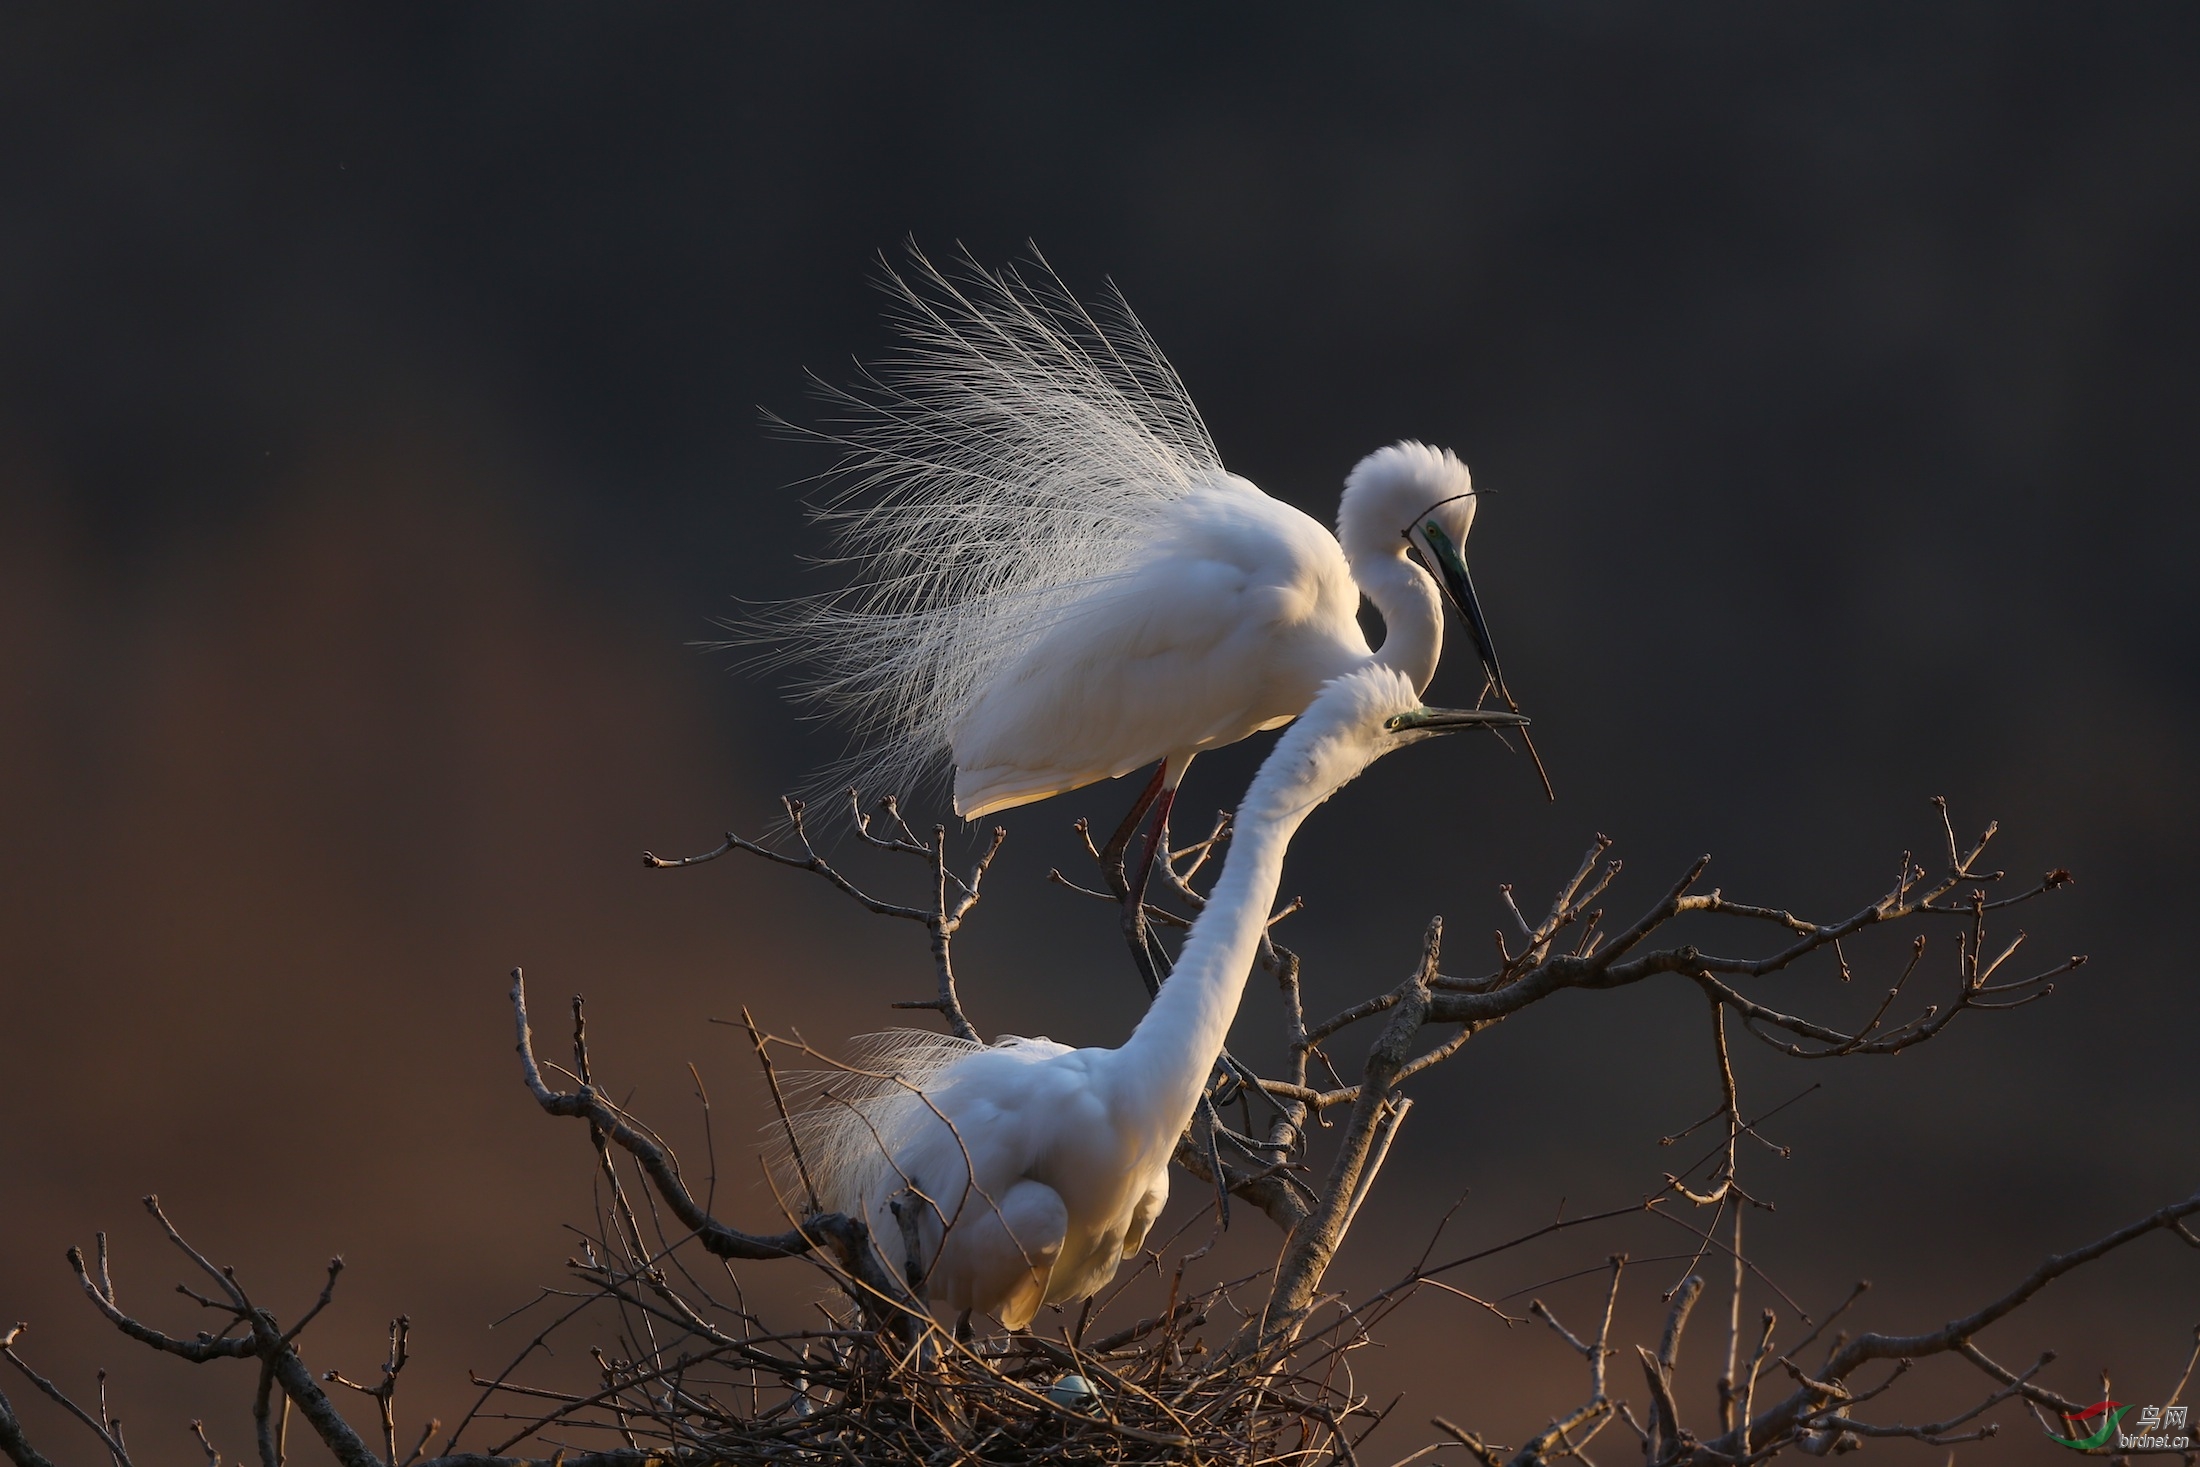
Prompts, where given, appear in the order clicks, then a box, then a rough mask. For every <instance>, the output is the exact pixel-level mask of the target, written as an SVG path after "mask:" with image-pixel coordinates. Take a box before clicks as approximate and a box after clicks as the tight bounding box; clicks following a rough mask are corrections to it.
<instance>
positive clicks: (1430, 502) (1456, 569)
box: [1337, 438, 1505, 687]
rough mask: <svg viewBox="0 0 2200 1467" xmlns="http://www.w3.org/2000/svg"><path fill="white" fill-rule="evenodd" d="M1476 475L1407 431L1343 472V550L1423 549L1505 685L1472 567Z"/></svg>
mask: <svg viewBox="0 0 2200 1467" xmlns="http://www.w3.org/2000/svg"><path fill="white" fill-rule="evenodd" d="M1474 506H1475V494H1474V478H1473V476H1472V475H1470V474H1469V473H1468V472H1467V466H1466V465H1465V464H1463V463H1461V462H1459V455H1457V454H1455V453H1453V452H1452V451H1451V450H1450V449H1448V448H1431V447H1429V446H1428V445H1427V444H1425V443H1416V442H1414V441H1413V440H1412V439H1410V438H1409V439H1406V440H1405V441H1403V442H1400V443H1393V444H1392V445H1391V446H1390V447H1388V448H1378V449H1376V450H1375V451H1374V452H1373V453H1371V454H1369V455H1368V456H1367V457H1366V458H1363V459H1361V460H1360V461H1359V462H1358V463H1357V464H1355V465H1353V467H1352V472H1351V473H1349V474H1347V475H1345V480H1344V499H1343V501H1342V502H1341V503H1340V504H1339V505H1338V506H1337V543H1338V544H1340V545H1342V546H1343V547H1344V553H1345V558H1346V559H1347V560H1351V561H1358V560H1360V559H1361V558H1362V557H1366V556H1376V555H1390V556H1403V555H1405V554H1407V553H1408V552H1409V551H1410V552H1413V553H1416V554H1418V555H1420V556H1421V557H1422V561H1423V564H1424V566H1425V567H1426V568H1428V569H1429V570H1431V571H1433V572H1434V573H1435V575H1436V577H1437V579H1438V580H1440V581H1441V582H1442V583H1443V587H1444V591H1445V594H1447V595H1448V596H1450V598H1451V602H1452V604H1453V605H1454V606H1456V607H1458V608H1459V614H1460V615H1461V616H1463V617H1465V618H1466V619H1467V630H1468V632H1469V633H1470V634H1472V636H1473V637H1474V648H1475V651H1476V652H1477V653H1479V654H1480V655H1481V658H1482V665H1483V667H1484V668H1486V669H1488V671H1489V675H1490V677H1491V679H1492V680H1493V681H1495V682H1496V684H1497V685H1498V686H1499V687H1503V686H1504V685H1505V675H1504V673H1503V672H1502V671H1500V670H1499V668H1498V664H1497V647H1496V644H1495V643H1494V642H1492V641H1491V639H1490V628H1489V623H1488V622H1487V621H1485V620H1484V619H1483V616H1482V603H1481V601H1480V600H1479V599H1477V598H1476V596H1475V594H1474V578H1473V577H1472V576H1470V575H1468V574H1467V532H1468V531H1469V530H1471V529H1473V528H1474Z"/></svg>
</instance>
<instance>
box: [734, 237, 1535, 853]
mask: <svg viewBox="0 0 2200 1467" xmlns="http://www.w3.org/2000/svg"><path fill="white" fill-rule="evenodd" d="M912 253H913V263H912V266H911V268H910V269H909V271H908V272H907V273H901V272H896V271H894V270H892V269H891V268H890V267H889V269H888V271H887V285H888V289H889V292H890V293H891V294H892V296H893V297H894V301H895V309H894V310H893V312H891V314H890V319H892V320H894V321H895V323H896V324H897V326H898V327H899V328H900V330H901V332H902V334H903V336H904V338H905V340H906V342H907V345H906V347H905V348H904V349H903V351H902V353H901V354H900V355H899V356H898V357H896V358H893V359H891V360H890V361H889V362H888V363H887V364H885V365H884V366H883V367H882V368H880V369H879V370H878V371H877V372H875V373H873V374H871V375H870V377H869V379H868V382H867V384H866V385H863V386H859V387H857V388H855V389H851V390H847V391H833V390H828V391H829V396H830V397H831V399H832V400H833V401H834V402H835V403H836V404H837V406H838V408H839V409H840V410H841V412H842V416H841V418H840V419H838V420H837V421H835V422H833V423H831V424H829V425H828V426H827V428H825V429H824V430H821V431H820V432H819V433H818V434H817V435H816V436H821V437H823V438H825V439H827V440H829V441H831V442H833V443H835V444H837V445H839V446H840V448H841V449H842V450H843V452H844V457H843V458H842V460H841V462H840V464H839V465H838V467H837V469H836V470H835V471H834V474H833V475H832V476H831V477H832V478H833V480H834V481H835V482H836V483H837V485H838V490H837V492H836V493H835V494H833V495H832V496H831V497H830V498H829V499H828V500H827V501H826V503H825V504H824V506H823V507H822V508H821V509H820V510H819V517H820V518H822V519H824V520H827V521H828V522H831V523H832V524H834V525H835V526H836V527H837V529H838V532H839V536H840V541H841V549H842V551H843V554H842V556H841V558H840V560H841V563H843V564H850V565H853V566H854V567H855V568H856V571H857V575H856V579H855V582H854V584H853V585H851V586H850V587H849V588H848V589H846V590H845V591H842V592H840V593H837V594H831V595H826V596H822V597H817V598H812V599H809V600H805V601H798V602H794V603H790V604H787V605H783V606H779V607H776V608H773V609H771V610H770V611H767V612H766V613H765V614H764V615H763V616H761V617H760V618H757V619H756V620H754V621H753V622H751V623H750V624H749V625H748V626H747V627H746V628H745V629H744V630H745V633H746V635H747V637H748V638H749V639H751V640H756V641H776V642H778V643H779V644H780V648H781V650H780V651H779V652H778V653H776V654H774V655H773V656H771V657H769V658H767V659H766V661H767V663H769V664H771V665H775V666H776V665H786V664H793V663H803V664H807V665H808V666H809V667H810V668H811V669H812V671H811V673H810V675H809V677H808V680H807V681H806V682H805V683H804V684H802V685H801V687H800V692H799V694H798V696H801V697H804V698H806V699H807V700H809V701H812V702H814V703H816V704H818V705H820V706H821V707H822V708H823V709H824V710H825V711H827V712H829V713H833V714H838V715H842V716H844V717H846V718H847V719H848V720H849V721H850V722H851V723H852V725H853V726H854V732H855V736H856V737H855V742H856V745H857V748H856V752H855V753H854V754H853V755H851V757H849V758H848V759H846V760H844V761H843V762H842V763H841V764H839V765H837V766H835V768H834V769H833V770H832V771H831V772H830V773H829V774H828V776H827V779H826V781H825V782H826V783H829V784H831V785H849V784H853V785H859V786H862V787H865V788H869V789H872V790H879V791H886V792H894V791H900V790H903V789H905V788H907V787H908V786H910V785H912V784H915V783H917V782H919V781H921V780H922V779H923V778H924V777H926V776H927V775H929V774H931V773H932V772H933V771H934V770H936V769H937V767H938V765H939V763H940V762H941V758H942V756H943V755H944V756H947V757H948V758H951V759H952V762H953V766H954V803H955V811H956V813H957V814H959V815H961V816H962V817H963V818H965V819H969V820H974V819H977V818H978V817H980V816H983V815H988V814H991V813H993V812H994V811H996V810H1003V809H1007V808H1009V807H1011V806H1014V805H1021V804H1026V803H1028V802H1030V801H1033V800H1040V799H1045V798H1046V797H1047V796H1049V795H1055V794H1060V793H1062V792H1063V791H1066V790H1072V789H1076V788H1079V787H1080V786H1083V785H1087V784H1091V783H1093V782H1094V781H1096V780H1102V779H1110V778H1114V777H1116V776H1119V775H1123V774H1127V773H1129V772H1131V771H1132V770H1135V769H1140V768H1143V767H1145V766H1147V765H1149V764H1158V766H1159V767H1158V769H1157V771H1156V773H1155V776H1154V782H1153V784H1152V786H1151V787H1149V789H1148V790H1147V792H1146V794H1145V795H1144V796H1142V797H1141V799H1140V802H1139V806H1138V808H1137V809H1135V810H1134V811H1133V812H1132V816H1133V818H1132V821H1131V822H1126V830H1128V829H1129V828H1130V827H1131V826H1133V825H1134V824H1135V821H1136V820H1137V819H1138V818H1141V817H1142V815H1143V812H1144V810H1145V808H1146V806H1147V805H1148V804H1149V803H1156V802H1157V803H1158V805H1159V811H1158V814H1157V815H1156V818H1155V825H1154V833H1153V836H1152V837H1151V838H1149V840H1148V842H1147V845H1146V852H1145V860H1144V863H1143V864H1142V866H1141V870H1140V874H1139V878H1138V880H1137V883H1136V889H1137V890H1141V891H1142V890H1143V888H1144V885H1145V876H1146V873H1147V871H1148V870H1150V866H1151V861H1152V858H1153V852H1154V849H1155V846H1156V843H1157V842H1158V841H1159V840H1160V839H1161V838H1162V835H1163V832H1164V830H1165V827H1166V821H1167V818H1168V809H1169V806H1170V804H1171V803H1172V801H1173V799H1174V794H1175V790H1176V788H1177V785H1178V783H1179V782H1180V781H1181V780H1182V779H1183V777H1184V770H1185V766H1186V765H1187V764H1189V763H1190V761H1191V759H1192V756H1193V755H1194V754H1196V753H1198V752H1199V751H1200V750H1202V749H1209V748H1215V747H1218V746H1220V745H1224V744H1230V743H1235V742H1236V741H1237V740H1239V739H1242V738H1245V737H1246V736H1248V735H1250V734H1252V733H1255V732H1258V731H1259V730H1262V729H1269V728H1276V727H1280V726H1281V725H1283V724H1286V723H1288V722H1290V721H1291V720H1292V719H1293V718H1296V717H1298V716H1299V714H1300V713H1301V712H1302V711H1303V710H1304V709H1305V708H1306V706H1307V704H1308V703H1309V702H1310V701H1312V699H1313V697H1314V694H1315V691H1316V690H1317V689H1319V688H1320V687H1321V686H1322V685H1323V684H1324V683H1326V682H1328V681H1329V680H1330V679H1332V678H1335V677H1337V676H1339V675H1340V674H1343V673H1345V672H1349V671H1351V670H1353V669H1356V668H1360V667H1367V666H1377V667H1387V668H1391V669H1394V670H1396V671H1397V672H1399V673H1402V674H1404V675H1405V677H1406V678H1407V679H1408V680H1409V681H1410V682H1411V683H1412V684H1413V687H1414V688H1415V690H1416V691H1419V690H1421V689H1425V688H1426V687H1427V686H1428V683H1429V680H1430V679H1431V678H1432V677H1434V676H1435V673H1436V663H1437V658H1438V655H1439V653H1440V652H1441V651H1442V648H1443V608H1442V602H1441V600H1440V596H1439V590H1438V582H1437V579H1436V578H1435V577H1432V576H1431V575H1430V573H1429V571H1428V570H1427V569H1425V568H1424V564H1423V562H1422V557H1425V560H1426V564H1429V565H1433V566H1435V567H1436V570H1437V573H1438V575H1440V576H1441V578H1442V585H1443V588H1444V590H1445V591H1447V592H1448V593H1449V594H1450V596H1451V598H1452V600H1453V601H1454V602H1455V603H1456V604H1457V605H1458V606H1459V608H1460V610H1461V612H1462V613H1463V614H1464V615H1465V617H1466V619H1467V626H1468V629H1469V631H1470V632H1471V634H1472V635H1473V637H1474V640H1475V645H1476V648H1477V650H1478V651H1479V652H1480V654H1481V659H1482V663H1483V665H1484V667H1485V668H1486V669H1487V671H1488V673H1489V676H1490V678H1491V680H1492V682H1493V683H1494V684H1495V686H1496V687H1497V688H1498V689H1499V690H1500V692H1502V691H1503V688H1504V680H1503V677H1502V675H1501V674H1500V672H1499V670H1498V662H1497V652H1496V649H1495V648H1494V647H1493V646H1492V645H1491V642H1490V636H1489V629H1488V626H1487V624H1486V623H1485V622H1484V620H1483V616H1482V610H1481V607H1480V605H1479V604H1478V603H1477V601H1476V599H1475V595H1474V583H1473V581H1472V580H1471V579H1470V577H1469V576H1468V574H1467V567H1466V562H1465V559H1464V557H1463V547H1464V545H1465V543H1466V538H1467V532H1468V530H1469V529H1470V528H1471V526H1472V525H1473V523H1474V507H1475V499H1474V487H1473V484H1472V481H1471V480H1470V478H1469V476H1468V473H1467V468H1466V465H1464V464H1463V463H1461V462H1460V461H1459V459H1458V458H1457V456H1455V455H1454V454H1452V453H1451V452H1450V451H1449V450H1439V449H1434V448H1429V447H1426V446H1424V445H1422V444H1419V443H1413V442H1404V443H1399V444H1396V445H1394V446H1392V447H1389V448H1385V449H1381V450H1378V451H1377V452H1375V453H1372V454H1370V455H1368V456H1367V457H1366V458H1365V459H1362V460H1361V461H1360V463H1359V465H1358V466H1357V467H1356V468H1354V469H1353V470H1352V472H1351V474H1350V475H1349V476H1348V477H1347V478H1346V480H1345V489H1344V497H1343V501H1342V503H1341V505H1340V507H1339V511H1338V516H1337V533H1336V534H1335V535H1331V534H1330V533H1329V532H1328V531H1327V530H1325V529H1324V528H1323V527H1322V526H1321V525H1320V524H1318V523H1317V522H1316V521H1314V520H1313V519H1312V518H1310V517H1309V516H1307V515H1305V514H1302V513H1301V512H1300V511H1298V510H1296V509H1294V508H1292V507H1291V506H1290V505H1287V504H1284V503H1282V502H1280V501H1278V500H1275V499H1271V498H1269V497H1268V496H1267V495H1266V494H1264V493H1262V492H1261V491H1260V490H1259V489H1258V488H1256V487H1255V486H1254V485H1253V484H1252V483H1250V482H1249V481H1247V480H1246V479H1243V478H1240V477H1239V476H1238V475H1236V474H1232V473H1229V472H1228V471H1226V470H1225V469H1224V468H1223V467H1222V461H1221V458H1220V456H1219V455H1218V454H1217V452H1216V450H1215V445H1214V441H1213V439H1212V438H1211V437H1210V436H1209V434H1208V432H1207V427H1206V424H1205V423H1204V422H1203V421H1202V420H1201V418H1200V415H1199V411H1198V409H1197V408H1195V407H1194V406H1193V405H1192V401H1191V398H1190V396H1189V395H1188V394H1187V393H1186V391H1185V389H1184V384H1183V382H1182V381H1181V380H1180V379H1179V378H1178V376H1177V374H1176V371H1175V369H1174V368H1173V367H1171V366H1170V365H1169V363H1168V360H1167V359H1166V358H1165V357H1163V355H1162V354H1161V350H1160V348H1159V347H1158V346H1156V345H1155V344H1154V341H1153V339H1152V337H1150V336H1149V335H1148V334H1147V332H1146V330H1145V328H1144V327H1143V326H1142V325H1141V324H1140V323H1139V321H1138V319H1137V317H1136V316H1134V315H1133V314H1132V313H1131V311H1130V307H1129V306H1128V305H1127V304H1126V303H1125V302H1124V301H1123V299H1122V297H1121V296H1120V294H1112V295H1111V296H1110V298H1109V300H1108V302H1107V303H1106V305H1105V306H1104V307H1103V308H1102V309H1101V310H1100V312H1099V313H1097V314H1096V313H1095V312H1093V311H1092V310H1089V309H1087V308H1086V307H1085V306H1084V305H1082V304H1080V303H1079V302H1078V301H1077V300H1076V299H1075V298H1074V297H1072V296H1071V295H1070V294H1069V293H1068V291H1067V290H1066V289H1065V288H1064V287H1063V286H1062V284H1061V282H1060V280H1059V279H1058V278H1056V277H1055V276H1054V275H1053V273H1052V272H1051V271H1050V270H1048V269H1047V267H1046V266H1045V265H1044V263H1043V262H1042V263H1041V265H1040V268H1039V273H1038V275H1037V282H1038V283H1037V284H1032V283H1029V282H1027V281H1026V280H1025V279H1024V278H1023V277H1022V276H1021V275H1019V274H1018V273H1017V272H1016V271H1015V270H1013V269H1006V270H1003V271H1001V272H999V273H989V272H987V271H985V270H983V269H982V268H980V267H978V266H976V265H975V264H971V265H970V267H969V273H968V277H967V278H966V279H965V278H958V277H951V276H949V275H947V274H945V273H943V272H942V271H940V270H939V269H938V268H936V267H935V266H934V265H932V263H931V262H930V261H929V260H927V259H926V258H925V257H924V256H923V255H922V254H921V253H915V252H914V251H912ZM1363 595H1365V596H1366V597H1367V599H1368V600H1369V601H1371V602H1373V603H1374V605H1375V608H1376V610H1377V611H1379V612H1380V613H1381V614H1382V618H1383V627H1384V635H1383V643H1382V646H1381V648H1380V649H1372V648H1370V647H1369V646H1368V644H1367V639H1366V637H1365V636H1363V635H1362V633H1361V631H1360V626H1359V621H1358V610H1359V604H1360V598H1361V597H1362V596H1363ZM1508 701H1509V695H1508Z"/></svg>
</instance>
